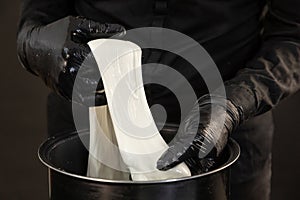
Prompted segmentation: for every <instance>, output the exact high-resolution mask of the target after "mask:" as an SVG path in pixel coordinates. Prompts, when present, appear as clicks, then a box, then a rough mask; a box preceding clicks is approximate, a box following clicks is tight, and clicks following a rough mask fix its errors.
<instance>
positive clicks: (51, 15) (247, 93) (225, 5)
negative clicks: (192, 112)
mask: <svg viewBox="0 0 300 200" xmlns="http://www.w3.org/2000/svg"><path fill="white" fill-rule="evenodd" d="M265 8H266V9H265ZM299 9H300V1H299V0H270V1H263V0H227V1H220V0H201V1H200V0H186V1H182V0H127V1H124V0H74V1H72V0H51V1H49V0H25V1H24V3H23V9H22V17H21V21H20V29H21V28H23V27H24V26H27V25H28V24H38V25H42V24H47V23H50V22H52V21H55V20H57V19H60V18H62V17H64V16H68V15H81V16H85V17H87V18H90V19H93V20H96V21H99V22H109V23H119V24H121V25H123V26H125V28H126V29H131V28H136V27H145V26H162V27H165V28H170V29H174V30H177V31H180V32H182V33H184V34H186V35H188V36H190V37H192V38H193V39H195V40H196V41H198V42H199V43H200V44H201V45H202V46H203V47H204V48H205V49H206V50H207V51H208V53H209V54H210V55H211V57H212V58H213V60H214V61H215V63H216V64H217V66H218V68H219V70H220V72H221V75H222V77H223V79H224V80H225V81H226V86H227V89H228V91H227V92H228V93H227V96H228V97H229V98H231V99H232V101H234V102H235V103H236V104H238V105H241V106H243V107H244V109H245V110H246V113H245V118H248V116H251V115H256V114H260V113H263V112H265V111H267V110H269V109H270V108H272V107H274V106H275V105H277V104H278V102H279V101H280V100H282V99H283V98H284V97H286V96H289V95H291V94H293V93H295V92H296V91H297V90H299V89H300V12H299ZM265 11H266V14H265Z"/></svg>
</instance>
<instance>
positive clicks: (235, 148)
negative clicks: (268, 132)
mask: <svg viewBox="0 0 300 200" xmlns="http://www.w3.org/2000/svg"><path fill="white" fill-rule="evenodd" d="M86 133H87V130H83V131H80V132H74V133H72V134H69V135H67V136H66V135H64V136H58V137H51V138H49V139H47V140H46V141H45V142H43V143H42V144H41V145H40V147H39V150H38V157H39V160H40V161H41V162H42V163H43V164H44V165H45V166H46V167H47V168H48V169H50V170H53V171H55V172H58V173H59V174H62V175H66V176H69V177H73V178H77V179H81V180H86V181H92V182H101V183H108V184H163V183H171V182H179V181H187V180H192V179H198V178H201V177H204V176H208V175H211V174H215V173H217V172H220V171H222V170H224V169H226V168H228V167H230V166H231V165H232V164H233V163H234V162H235V161H236V160H237V159H238V158H239V156H240V147H239V145H238V143H237V142H236V141H234V140H233V139H231V138H230V139H229V141H228V146H229V150H230V152H231V153H230V155H229V158H228V160H227V161H226V162H225V163H224V164H223V165H222V166H220V167H219V168H217V169H215V170H212V171H209V172H206V173H202V174H198V175H194V176H190V177H183V178H175V179H167V180H156V181H128V180H109V179H101V178H92V177H87V176H82V175H77V174H73V173H69V172H66V171H64V170H62V169H58V168H56V167H55V166H53V165H52V164H51V163H50V162H49V161H48V159H47V157H46V150H47V149H49V147H50V146H51V145H49V144H51V143H52V144H56V145H57V143H55V142H58V141H62V140H63V139H66V138H69V139H71V138H73V137H76V136H78V135H79V136H80V135H84V134H86Z"/></svg>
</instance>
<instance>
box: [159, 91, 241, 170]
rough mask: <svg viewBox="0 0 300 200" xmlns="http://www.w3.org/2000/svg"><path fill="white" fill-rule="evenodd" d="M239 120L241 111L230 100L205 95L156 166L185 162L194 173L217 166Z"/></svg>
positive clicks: (162, 166) (161, 168) (164, 167)
mask: <svg viewBox="0 0 300 200" xmlns="http://www.w3.org/2000/svg"><path fill="white" fill-rule="evenodd" d="M210 98H211V99H210ZM212 110H213V111H214V114H213V117H212V120H211V114H212V112H211V111H212ZM199 112H200V113H199ZM199 114H200V118H199ZM199 119H200V120H199ZM222 121H224V124H221V122H222ZM239 122H240V111H239V109H238V108H237V107H236V106H235V105H233V103H232V102H231V101H229V100H226V99H224V98H222V97H218V96H213V97H210V96H209V95H204V96H203V97H201V98H200V99H199V100H198V103H196V104H195V106H194V107H193V109H192V110H191V112H190V113H189V114H188V116H187V117H186V119H185V120H184V124H183V125H182V126H180V128H179V130H178V133H177V135H176V136H175V138H174V139H173V141H172V142H171V143H170V147H169V149H168V150H167V151H166V152H165V153H164V154H163V155H162V156H161V158H160V159H159V160H158V162H157V168H158V169H160V170H168V169H170V168H172V167H174V166H176V165H177V164H179V163H181V162H185V163H186V164H187V165H188V167H189V168H190V170H191V171H192V174H199V173H203V172H207V171H208V170H209V169H211V168H212V167H214V165H215V162H216V161H217V160H218V158H219V155H220V154H221V152H222V150H223V149H224V147H225V146H226V144H227V140H228V136H229V134H230V133H231V132H232V131H233V130H234V129H235V127H236V126H237V125H238V124H239Z"/></svg>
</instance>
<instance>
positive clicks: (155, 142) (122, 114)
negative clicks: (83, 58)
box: [88, 39, 191, 181]
mask: <svg viewBox="0 0 300 200" xmlns="http://www.w3.org/2000/svg"><path fill="white" fill-rule="evenodd" d="M88 45H89V46H90V48H91V50H92V53H93V55H94V57H95V59H96V62H97V64H98V67H99V70H100V73H101V77H102V81H103V84H104V88H105V94H106V98H107V103H108V107H109V110H110V114H111V119H112V122H113V126H114V130H115V134H116V138H117V142H118V146H119V149H120V153H121V156H122V158H123V161H124V163H125V164H126V165H127V167H128V168H129V170H130V173H131V177H132V179H133V180H135V181H147V180H162V179H170V178H179V177H185V176H190V175H191V173H190V171H189V169H188V167H187V166H186V165H185V164H184V163H181V164H179V165H177V166H176V167H174V168H172V169H170V170H168V171H160V170H158V169H157V168H156V162H157V160H158V159H159V157H160V156H161V155H162V153H163V152H164V151H165V150H166V149H167V148H168V145H167V144H166V143H165V141H164V140H163V138H162V137H161V135H160V134H159V131H158V129H157V127H156V125H155V122H154V120H153V117H152V114H151V111H150V109H149V106H148V103H147V100H146V96H145V91H144V87H142V86H143V80H142V70H141V55H142V51H141V49H140V47H139V46H137V45H136V44H134V43H132V42H128V41H121V40H114V39H99V40H94V41H91V42H89V43H88Z"/></svg>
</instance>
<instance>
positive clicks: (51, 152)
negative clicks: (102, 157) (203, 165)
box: [39, 127, 240, 200]
mask: <svg viewBox="0 0 300 200" xmlns="http://www.w3.org/2000/svg"><path fill="white" fill-rule="evenodd" d="M174 131H175V132H176V130H175V129H174V127H166V128H164V129H163V130H162V131H161V133H162V135H163V136H164V137H165V138H167V140H169V139H170V135H173V134H174ZM168 137H169V139H168ZM80 138H81V140H83V141H84V143H85V142H86V143H88V141H89V132H88V131H83V132H80V133H72V134H68V135H63V136H59V137H54V138H50V139H48V140H47V141H46V142H44V143H43V144H42V145H41V147H40V149H39V157H40V160H41V161H42V162H43V163H44V164H45V165H46V166H47V167H48V173H49V198H50V199H51V200H227V199H229V196H230V188H229V179H230V166H231V165H232V164H233V163H234V162H235V161H236V160H237V158H238V157H239V154H240V149H239V146H238V144H237V143H236V142H235V141H233V140H230V141H229V143H228V145H227V147H226V149H225V152H224V154H223V156H224V158H223V159H222V163H219V165H218V167H217V168H216V169H215V170H212V171H210V172H208V173H204V174H199V175H195V176H192V177H187V178H180V179H171V180H163V181H149V182H133V181H117V180H104V179H95V178H89V177H86V176H85V174H86V170H87V161H88V151H87V149H86V148H85V147H84V145H83V143H82V141H81V140H80Z"/></svg>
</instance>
